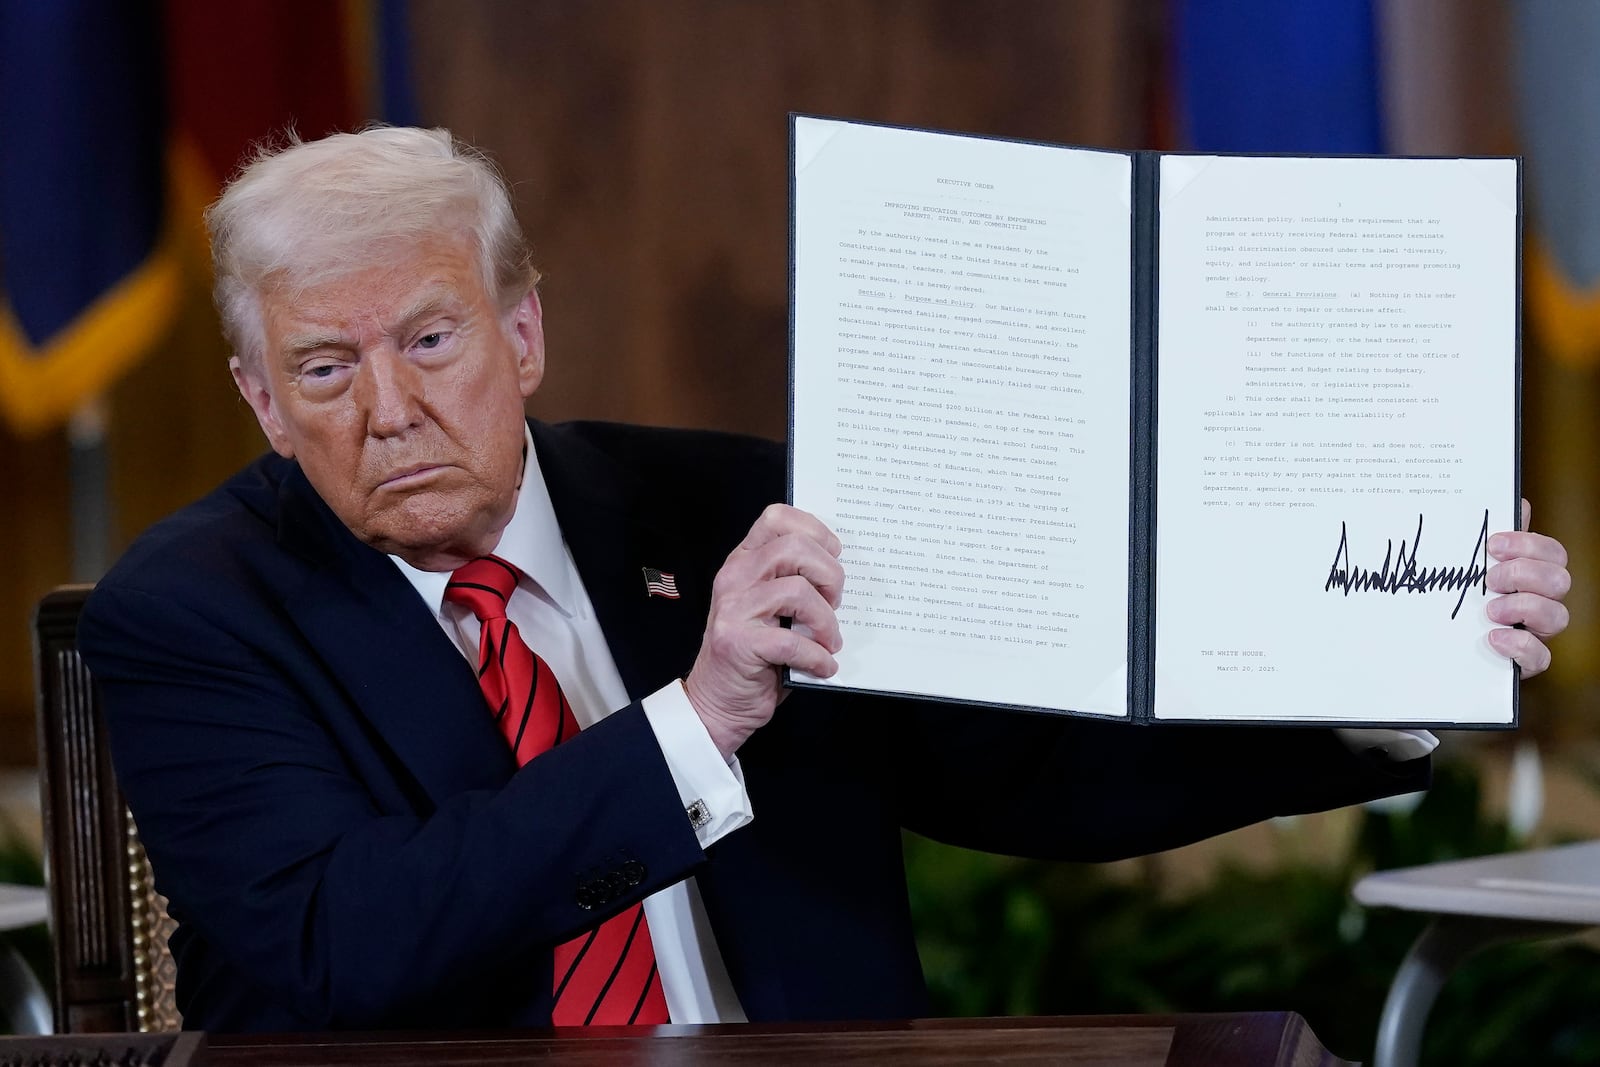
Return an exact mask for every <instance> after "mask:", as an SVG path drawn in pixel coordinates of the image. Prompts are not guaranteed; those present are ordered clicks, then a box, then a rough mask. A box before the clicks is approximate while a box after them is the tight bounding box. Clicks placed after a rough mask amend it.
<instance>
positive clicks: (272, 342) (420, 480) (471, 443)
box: [232, 240, 544, 570]
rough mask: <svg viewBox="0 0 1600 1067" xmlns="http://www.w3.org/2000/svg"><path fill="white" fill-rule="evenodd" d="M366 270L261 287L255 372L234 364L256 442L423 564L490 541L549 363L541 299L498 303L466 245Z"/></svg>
mask: <svg viewBox="0 0 1600 1067" xmlns="http://www.w3.org/2000/svg"><path fill="white" fill-rule="evenodd" d="M374 251H375V253H376V254H375V255H374V256H373V257H372V260H373V262H374V264H376V265H374V266H371V267H363V268H358V269H355V270H352V271H351V272H349V273H347V274H342V275H339V276H336V277H334V278H333V279H332V280H330V281H326V282H323V283H320V284H317V285H314V286H309V287H306V288H305V289H302V290H301V291H299V292H284V291H281V290H280V291H274V292H270V293H267V294H265V295H264V296H263V298H262V318H263V322H264V324H265V334H266V346H265V349H264V352H263V356H262V365H261V366H260V367H259V368H245V367H243V366H241V365H240V363H239V361H238V360H237V359H235V360H234V361H233V364H232V367H233V377H234V381H235V382H236V383H237V384H238V386H239V391H240V393H242V394H243V395H244V398H245V399H246V400H247V401H248V402H249V403H250V406H251V407H252V408H253V409H254V410H255V413H256V418H257V420H259V421H260V423H261V428H262V430H263V431H265V432H266V435H267V440H268V441H270V442H271V444H272V447H273V449H274V450H276V451H277V453H278V454H279V455H281V456H285V457H289V458H292V459H297V460H299V462H300V466H301V468H302V469H303V470H304V471H305V473H306V477H307V478H308V479H310V481H311V484H312V486H313V487H314V488H315V489H316V490H317V492H318V494H320V495H321V497H322V499H323V500H325V501H326V502H327V504H328V506H329V507H330V508H332V509H333V512H334V514H336V515H337V516H339V519H340V520H341V521H342V522H343V523H344V524H345V525H346V526H348V527H349V528H350V530H351V531H352V532H353V533H354V534H355V535H356V536H357V537H359V538H360V539H361V540H363V541H365V542H366V543H367V544H369V545H371V546H372V547H374V548H376V549H379V550H380V551H383V552H388V553H392V554H394V555H397V556H400V557H401V558H402V559H404V560H406V561H407V562H408V563H410V564H412V565H413V566H416V567H419V568H422V569H424V570H450V569H454V568H455V567H457V566H459V565H460V564H462V563H464V562H465V561H467V560H469V559H472V558H474V557H475V556H479V555H482V554H484V553H487V552H489V551H491V550H492V549H493V548H494V546H495V544H496V543H497V542H498V541H499V537H500V531H501V530H503V529H504V528H505V525H506V523H507V522H509V521H510V519H511V513H512V510H513V509H514V506H515V499H516V497H515V494H516V488H517V483H518V481H519V479H520V478H521V475H522V444H523V425H524V424H523V410H522V402H523V400H524V399H525V398H526V397H528V396H531V395H532V394H533V391H534V390H535V389H536V388H538V385H539V381H540V378H541V377H542V376H543V374H544V333H543V328H542V323H541V310H540V307H539V298H538V295H537V294H535V293H533V292H531V291H530V292H529V293H528V294H527V296H525V297H524V298H523V299H522V300H521V301H520V302H518V303H517V304H516V306H515V307H513V308H511V309H509V310H505V309H502V308H500V307H499V306H498V304H497V303H496V301H495V300H494V299H493V297H492V296H491V294H490V293H489V291H488V290H487V289H486V288H485V286H484V281H483V277H482V275H481V273H480V271H479V269H478V259H477V256H476V254H475V252H474V250H473V248H472V246H471V245H470V243H469V242H467V241H465V240H462V241H459V242H455V243H451V242H442V243H440V244H437V245H435V246H433V247H425V248H401V249H399V250H396V248H395V246H393V245H384V246H382V247H381V248H379V249H375V250H374Z"/></svg>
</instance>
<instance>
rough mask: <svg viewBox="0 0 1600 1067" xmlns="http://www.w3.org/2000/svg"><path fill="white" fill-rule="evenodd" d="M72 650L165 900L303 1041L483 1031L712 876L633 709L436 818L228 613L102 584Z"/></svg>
mask: <svg viewBox="0 0 1600 1067" xmlns="http://www.w3.org/2000/svg"><path fill="white" fill-rule="evenodd" d="M80 646H81V647H82V648H83V650H84V653H85V658H86V660H87V661H88V662H89V665H90V668H91V671H92V673H93V675H94V677H95V679H96V682H97V684H98V686H99V688H100V692H101V697H102V703H103V706H104V708H105V711H106V719H107V724H108V730H109V734H110V740H111V744H112V750H113V758H114V761H115V764H116V768H117V773H118V778H119V781H120V782H121V784H122V787H123V789H124V791H125V793H126V795H127V798H128V802H129V806H130V808H131V809H132V811H133V813H134V815H135V818H136V820H137V821H138V823H139V826H140V830H141V834H142V836H143V837H144V838H145V840H146V843H147V846H148V848H149V851H150V854H151V859H152V863H153V865H154V867H155V870H156V871H157V872H158V879H159V887H160V889H161V890H162V892H163V893H165V894H166V895H167V896H168V897H169V898H170V899H171V901H172V904H173V909H174V912H175V913H176V914H177V915H178V917H179V918H180V921H181V922H182V923H184V924H192V926H193V928H194V929H195V930H196V931H198V933H199V934H200V935H201V937H203V939H204V940H205V941H206V942H208V943H209V944H210V945H212V946H215V948H216V949H217V950H218V951H219V952H220V953H221V954H222V956H224V957H225V959H226V963H227V965H228V966H229V967H230V968H231V969H232V970H233V971H234V972H236V973H238V974H243V975H246V976H248V978H249V980H250V981H251V982H253V983H254V984H255V985H256V987H258V988H259V990H260V991H261V993H262V994H263V995H264V996H266V997H268V998H271V999H273V1000H275V1001H277V1002H279V1003H281V1004H283V1005H284V1006H285V1007H286V1008H288V1009H289V1010H290V1011H292V1013H293V1016H294V1018H295V1019H296V1020H298V1021H299V1022H300V1023H301V1024H302V1025H303V1026H305V1027H344V1028H351V1027H385V1026H403V1025H407V1024H408V1023H409V1024H410V1025H413V1026H416V1025H419V1020H426V1022H427V1023H428V1025H451V1024H456V1025H462V1024H469V1023H471V1022H474V1021H477V1020H478V1019H480V1018H493V1017H494V1010H495V1005H496V1004H497V1003H501V1002H506V1003H519V1002H524V1001H526V999H527V998H528V996H530V995H532V996H535V997H536V996H537V995H538V993H537V991H538V990H539V989H540V988H542V989H544V990H548V988H549V981H550V971H549V966H550V965H549V957H548V949H549V948H550V947H551V946H553V945H554V944H557V943H559V942H560V941H562V940H564V939H566V938H567V937H568V936H570V935H572V934H573V933H575V932H577V931H578V930H579V929H581V928H583V927H584V926H588V925H593V924H594V923H595V922H596V921H597V920H598V919H599V918H601V917H603V916H604V915H606V914H608V913H610V912H615V911H617V910H620V909H621V908H623V907H624V906H627V905H630V904H632V903H633V902H634V901H637V900H640V899H642V898H643V897H644V896H646V895H648V894H649V893H651V892H653V891H655V890H657V889H659V888H662V887H663V886H665V885H667V884H669V883H671V882H673V881H676V880H678V879H681V878H682V877H684V876H685V875H686V874H687V873H688V872H689V871H690V870H691V868H692V867H693V866H694V865H695V864H697V863H699V862H700V861H701V860H702V859H703V854H702V852H701V850H700V848H699V846H698V844H697V842H696V840H695V836H694V833H693V831H692V829H691V828H690V826H689V824H688V821H687V820H686V818H685V817H684V813H683V808H682V805H681V804H680V803H679V802H678V798H677V794H676V790H675V788H674V786H673V783H672V779H671V777H670V775H669V774H668V772H667V770H666V767H665V764H664V762H663V760H662V757H661V754H660V750H659V748H658V746H657V745H656V743H655V740H654V737H653V734H652V733H651V730H650V727H649V724H648V723H647V721H646V720H645V717H644V714H643V712H642V710H641V709H640V708H638V707H637V706H634V707H630V708H628V709H626V710H624V711H621V712H618V713H617V714H615V715H613V716H611V717H610V718H608V719H606V720H605V721H604V722H602V723H600V724H599V725H597V726H596V727H594V728H592V729H590V730H587V731H585V732H584V733H582V734H581V735H579V736H578V737H577V738H574V739H573V740H571V741H570V742H568V743H566V744H564V745H561V746H559V747H557V748H555V749H552V750H551V751H550V752H548V753H546V754H544V755H542V756H540V757H538V758H537V759H535V760H533V761H531V762H530V763H529V764H528V765H527V766H526V767H524V768H523V769H522V770H520V771H517V772H515V773H514V774H510V775H509V778H508V779H507V780H505V781H504V783H503V784H501V785H498V786H497V787H495V788H485V789H479V790H474V791H468V792H463V793H460V794H458V795H456V796H453V797H451V798H449V799H448V800H447V801H445V802H444V803H442V804H440V805H439V806H437V807H434V806H433V805H432V804H431V803H429V802H427V801H426V798H425V797H421V796H420V792H421V790H420V788H414V789H413V790H412V791H411V794H410V795H396V794H397V793H403V792H405V787H404V786H403V785H398V784H396V783H403V782H404V781H406V778H405V776H404V774H403V772H399V771H396V773H395V774H393V775H392V776H390V777H389V778H388V780H387V781H386V782H385V783H382V784H380V783H376V782H374V781H367V780H363V778H362V775H361V773H360V772H359V771H358V769H357V768H358V766H360V765H361V761H359V760H354V759H352V758H351V752H352V750H353V749H354V748H355V747H357V746H360V745H362V744H363V741H364V739H363V738H360V737H351V736H345V735H340V734H339V733H338V732H336V731H334V730H333V729H332V728H331V727H330V726H329V725H328V723H327V722H326V720H325V717H323V716H321V715H319V714H318V713H317V710H316V708H314V707H313V706H312V701H311V700H310V699H309V698H308V697H307V695H306V694H305V692H304V691H303V689H302V688H301V687H300V686H299V685H297V683H296V681H295V679H294V678H293V676H292V675H289V674H286V673H285V672H283V671H282V670H280V669H278V665H277V664H275V663H272V662H269V659H268V657H266V656H265V655H264V654H263V653H262V651H261V649H260V648H259V647H257V646H255V645H253V644H252V643H251V642H249V641H247V640H245V639H243V638H242V637H241V636H240V634H239V633H238V631H237V628H236V627H234V626H233V625H232V624H231V622H230V621H229V620H228V619H227V618H226V617H225V616H224V615H223V614H222V613H221V612H216V613H214V614H212V615H207V614H204V613H202V612H201V611H199V610H197V609H196V608H194V607H191V606H186V604H184V603H177V602H174V601H172V600H167V599H164V598H162V597H159V596H156V595H153V594H151V593H148V592H144V591H140V590H137V589H133V588H128V587H126V586H123V587H118V586H115V585H108V584H106V583H102V586H101V588H100V589H99V590H97V592H96V593H95V594H94V596H93V598H92V600H91V602H90V605H89V609H88V611H87V612H86V614H85V617H84V619H83V622H82V624H81V627H80ZM397 669H404V665H397ZM365 742H366V743H367V744H368V746H369V747H368V750H367V755H366V759H367V760H368V761H370V760H371V759H372V758H373V757H372V753H373V752H375V751H378V749H377V747H376V745H375V744H374V743H373V742H372V739H370V738H369V739H365ZM371 777H381V776H371ZM624 861H631V862H632V863H635V864H636V866H631V865H629V864H628V863H627V862H624ZM619 873H620V874H621V875H622V877H621V879H620V880H619V878H618V875H619ZM597 877H598V878H599V887H598V889H597V888H596V882H595V879H596V878H597ZM629 883H635V884H629ZM585 886H587V887H588V889H589V890H590V891H589V892H588V893H587V894H585V893H584V892H583V891H582V890H583V888H584V887H585ZM608 896H609V897H610V899H609V900H608V899H605V898H606V897H608ZM597 897H598V898H599V899H597ZM585 901H586V902H587V903H588V905H589V907H587V908H586V907H584V906H583V905H584V903H585ZM423 1012H425V1014H421V1013H423Z"/></svg>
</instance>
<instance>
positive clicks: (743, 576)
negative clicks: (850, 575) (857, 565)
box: [712, 533, 844, 605]
mask: <svg viewBox="0 0 1600 1067" xmlns="http://www.w3.org/2000/svg"><path fill="white" fill-rule="evenodd" d="M793 574H798V575H800V576H802V577H804V578H805V579H806V580H807V581H809V582H811V584H812V585H814V586H816V587H817V588H818V589H819V590H821V591H822V595H823V597H824V598H825V599H826V600H827V601H828V602H829V603H830V604H834V605H837V604H838V603H839V598H840V596H841V595H842V594H843V591H844V566H843V564H841V563H840V562H839V560H838V558H837V557H836V556H835V555H833V554H832V553H830V552H829V551H828V549H827V547H826V546H824V545H820V544H818V543H817V542H816V541H815V540H814V539H813V538H811V537H810V536H808V535H807V534H803V533H793V534H785V535H783V536H781V537H778V538H775V539H773V540H770V541H767V542H766V543H765V544H763V545H761V546H760V547H759V548H756V549H754V550H750V549H745V548H743V547H740V548H737V549H735V550H734V553H733V555H731V556H729V557H728V562H727V563H725V564H723V567H722V570H721V571H719V572H718V573H717V576H716V578H715V579H714V580H713V583H712V591H713V593H714V594H715V595H718V596H727V595H731V594H734V593H737V591H738V590H739V589H740V588H746V587H751V586H755V585H758V584H760V583H761V582H765V581H771V580H773V579H774V578H782V577H786V576H788V575H793Z"/></svg>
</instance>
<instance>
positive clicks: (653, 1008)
mask: <svg viewBox="0 0 1600 1067" xmlns="http://www.w3.org/2000/svg"><path fill="white" fill-rule="evenodd" d="M521 573H522V572H520V571H519V570H517V568H516V567H514V566H512V565H511V564H509V563H507V562H506V561H505V560H503V559H501V558H500V557H499V556H481V557H479V558H478V559H475V560H473V561H472V562H471V563H468V564H467V565H466V566H465V567H462V568H461V569H460V570H458V571H456V572H455V573H454V574H453V575H451V576H450V583H449V584H448V585H447V586H446V587H445V593H444V598H445V600H447V601H449V602H451V603H454V604H460V605H462V606H463V607H465V608H467V609H468V610H470V611H471V612H472V613H473V614H474V615H476V616H477V617H478V618H479V620H481V621H482V623H483V629H482V632H481V634H480V635H479V638H478V684H479V686H480V687H482V689H483V695H484V697H485V698H487V699H488V701H489V707H490V709H491V710H493V712H494V716H495V721H496V722H497V723H498V724H499V726H500V732H501V734H503V735H504V736H505V739H506V741H507V742H508V743H509V744H510V745H511V751H512V752H513V753H515V755H516V759H517V766H519V767H520V766H522V765H523V764H525V763H527V762H528V761H529V760H531V759H533V758H534V757H535V756H538V755H539V754H541V753H543V752H545V751H547V750H549V749H550V748H552V747H554V746H555V745H558V744H560V743H561V742H562V741H564V740H566V739H567V738H569V737H572V736H574V735H576V734H577V732H578V724H577V721H576V720H574V719H573V717H572V708H571V706H570V705H568V703H567V698H566V696H565V695H563V694H562V692H561V683H559V682H557V681H556V676H555V674H554V673H552V672H551V670H550V665H549V664H547V663H546V662H545V661H544V660H543V659H541V658H540V657H539V656H538V655H537V654H536V653H534V651H533V650H532V649H530V648H529V647H528V645H527V642H525V641H523V640H522V635H521V634H519V633H517V627H516V624H515V623H513V622H512V621H511V620H510V619H508V618H506V604H507V602H508V601H509V600H510V599H511V593H512V591H513V590H515V589H516V587H517V579H518V578H519V577H521ZM551 1021H552V1022H553V1023H554V1024H555V1025H557V1026H588V1025H591V1024H593V1025H597V1026H600V1025H622V1024H627V1023H639V1024H646V1023H664V1022H667V1001H666V998H665V996H664V995H663V994H662V992H661V977H660V975H658V974H657V973H656V954H655V948H654V946H652V945H651V943H650V927H649V925H648V924H647V923H646V922H645V917H644V908H643V907H642V906H641V905H639V904H635V905H633V906H632V907H630V908H628V909H626V910H625V911H623V912H622V913H621V914H618V915H613V916H612V917H611V918H609V919H607V920H606V921H605V922H603V923H601V924H600V925H599V926H598V927H596V928H595V929H593V930H590V931H589V932H588V933H587V934H583V935H580V936H579V937H576V938H574V939H573V940H571V941H568V942H567V943H566V944H564V945H558V946H557V947H556V952H555V1007H554V1009H553V1010H552V1012H551Z"/></svg>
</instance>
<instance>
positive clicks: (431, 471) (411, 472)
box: [378, 463, 444, 489]
mask: <svg viewBox="0 0 1600 1067" xmlns="http://www.w3.org/2000/svg"><path fill="white" fill-rule="evenodd" d="M443 470H444V468H443V467H442V466H440V465H439V464H437V463H414V464H412V465H411V466H409V467H401V468H400V469H399V470H397V471H395V472H394V473H393V474H391V475H389V476H388V477H387V478H385V479H384V480H383V481H381V482H379V483H378V488H379V489H415V488H417V487H418V486H420V485H422V484H424V483H425V482H427V481H428V480H429V479H431V478H433V477H434V476H435V475H437V474H439V473H440V472H441V471H443Z"/></svg>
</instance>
